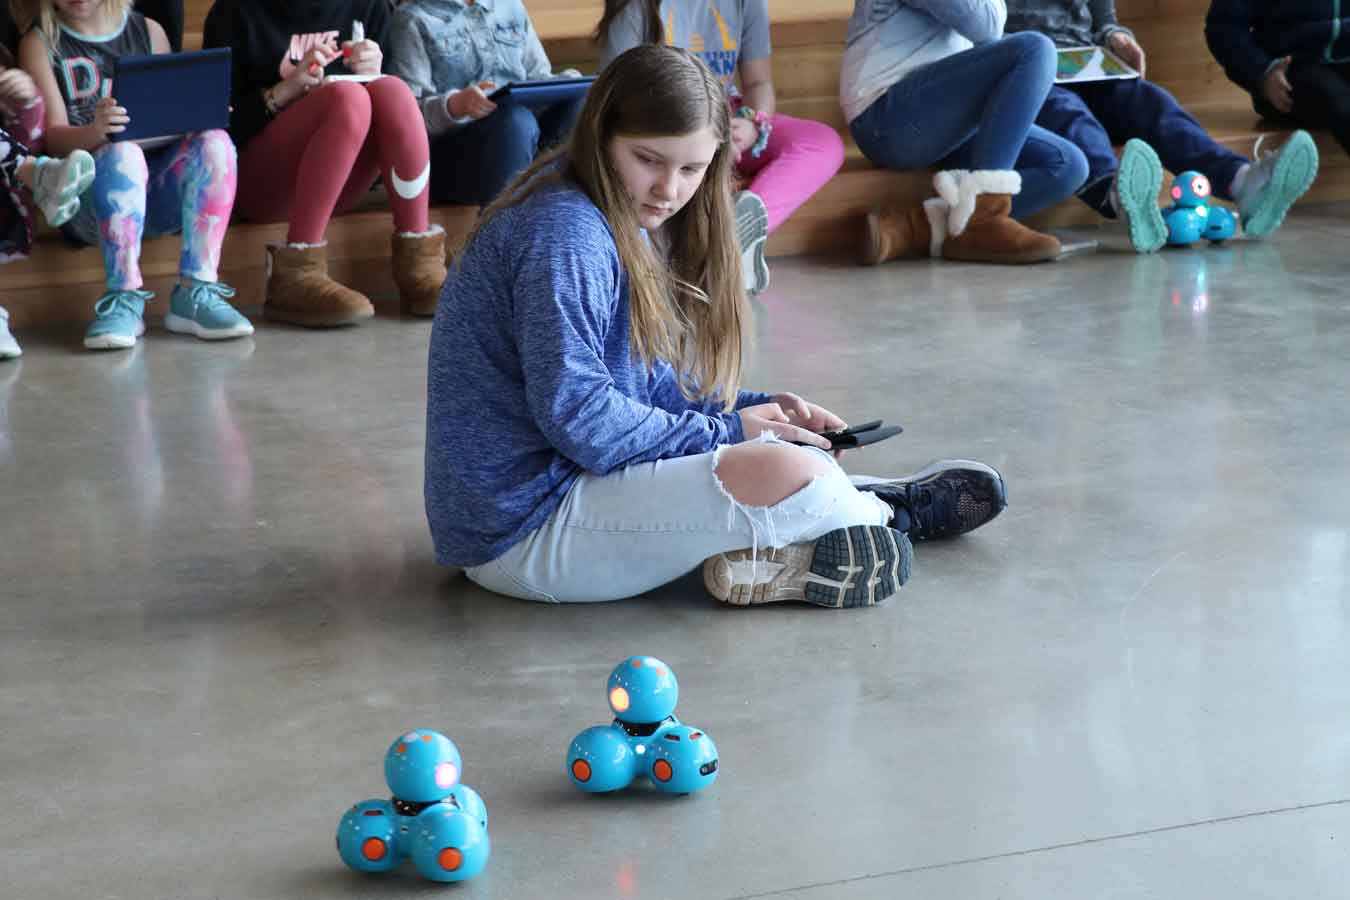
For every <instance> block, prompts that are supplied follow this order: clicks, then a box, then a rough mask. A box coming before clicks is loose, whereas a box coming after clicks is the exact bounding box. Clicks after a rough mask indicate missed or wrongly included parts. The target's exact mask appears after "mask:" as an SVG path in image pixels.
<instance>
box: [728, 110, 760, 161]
mask: <svg viewBox="0 0 1350 900" xmlns="http://www.w3.org/2000/svg"><path fill="white" fill-rule="evenodd" d="M757 140H759V126H758V125H756V124H755V123H754V122H751V121H750V120H749V119H746V118H744V117H742V116H735V117H733V118H732V120H731V147H732V149H733V150H735V151H736V153H737V154H741V153H745V152H746V151H747V150H749V149H750V148H751V147H753V146H755V141H757Z"/></svg>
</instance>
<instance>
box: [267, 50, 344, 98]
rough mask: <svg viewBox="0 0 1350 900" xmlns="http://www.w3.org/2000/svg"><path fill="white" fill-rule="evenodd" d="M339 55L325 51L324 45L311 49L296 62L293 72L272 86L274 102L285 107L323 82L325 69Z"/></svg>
mask: <svg viewBox="0 0 1350 900" xmlns="http://www.w3.org/2000/svg"><path fill="white" fill-rule="evenodd" d="M337 57H338V54H337V53H328V52H325V51H324V49H323V48H322V47H315V48H313V49H312V50H310V51H309V52H308V53H306V54H305V55H304V56H303V57H301V58H300V61H299V62H297V63H296V64H295V67H294V68H293V69H292V70H291V74H289V75H287V76H286V78H285V79H284V80H282V81H281V83H280V84H278V85H277V86H276V87H274V88H272V100H273V102H275V103H276V105H277V106H278V107H280V108H282V109H284V108H285V107H287V106H290V105H291V104H292V103H294V102H295V101H297V100H299V99H300V98H301V97H303V96H305V94H308V93H309V92H310V91H311V90H313V89H314V88H315V87H317V86H319V85H320V84H322V83H323V70H324V69H325V68H327V66H328V64H329V63H330V62H332V61H333V60H335V59H337Z"/></svg>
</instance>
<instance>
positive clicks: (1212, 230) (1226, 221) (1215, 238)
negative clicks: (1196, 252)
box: [1162, 172, 1237, 247]
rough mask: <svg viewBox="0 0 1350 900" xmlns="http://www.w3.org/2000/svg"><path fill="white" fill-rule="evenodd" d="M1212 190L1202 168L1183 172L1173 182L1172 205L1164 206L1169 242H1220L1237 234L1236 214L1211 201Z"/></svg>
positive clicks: (1186, 244)
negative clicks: (1199, 170) (1202, 173)
mask: <svg viewBox="0 0 1350 900" xmlns="http://www.w3.org/2000/svg"><path fill="white" fill-rule="evenodd" d="M1210 193H1211V189H1210V184H1209V179H1208V178H1206V177H1205V176H1204V175H1201V174H1200V173H1199V172H1182V173H1181V174H1180V175H1178V176H1177V177H1176V179H1175V180H1174V181H1173V182H1172V205H1171V206H1167V207H1164V208H1163V210H1162V217H1163V221H1164V222H1165V223H1167V243H1168V244H1169V245H1171V246H1173V247H1185V246H1188V245H1190V244H1194V243H1195V242H1196V241H1199V240H1206V241H1209V242H1211V243H1214V244H1217V243H1220V242H1222V241H1226V240H1228V239H1229V238H1230V237H1232V236H1233V235H1235V234H1237V216H1235V215H1234V214H1233V213H1232V212H1230V211H1229V210H1227V209H1225V208H1224V207H1222V206H1219V205H1217V204H1214V203H1211V202H1209V200H1210Z"/></svg>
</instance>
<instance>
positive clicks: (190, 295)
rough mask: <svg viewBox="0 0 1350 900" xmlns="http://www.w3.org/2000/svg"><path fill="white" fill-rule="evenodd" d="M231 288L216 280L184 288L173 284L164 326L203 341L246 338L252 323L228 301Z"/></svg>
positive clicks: (193, 281)
mask: <svg viewBox="0 0 1350 900" xmlns="http://www.w3.org/2000/svg"><path fill="white" fill-rule="evenodd" d="M233 296H234V288H232V287H230V286H229V285H225V284H221V283H220V282H218V281H198V280H197V279H195V278H194V279H192V284H191V286H189V287H185V286H184V285H183V284H182V283H179V284H176V285H174V288H173V294H172V295H171V296H170V297H169V314H168V315H167V316H165V317H164V327H165V328H167V329H169V330H170V331H175V332H177V333H179V334H192V335H196V336H197V337H199V338H201V339H202V340H204V341H224V340H229V339H230V338H240V337H247V336H249V335H250V334H252V333H253V323H251V322H250V321H249V320H248V319H246V318H244V316H243V315H242V314H241V313H240V312H239V310H237V309H235V308H234V307H233V306H231V305H230V304H229V303H228V302H227V298H229V297H233Z"/></svg>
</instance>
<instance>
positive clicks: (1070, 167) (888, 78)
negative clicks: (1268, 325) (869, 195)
mask: <svg viewBox="0 0 1350 900" xmlns="http://www.w3.org/2000/svg"><path fill="white" fill-rule="evenodd" d="M1005 17H1006V10H1005V7H1004V4H1003V0H856V2H855V5H854V7H853V17H852V18H851V19H850V20H849V23H848V45H847V47H846V48H845V50H844V62H843V71H842V73H841V75H840V83H839V99H840V103H841V104H842V105H843V107H844V116H845V117H846V118H847V119H848V123H849V128H850V129H851V130H852V132H853V138H854V140H856V141H857V142H858V147H859V149H861V150H862V152H863V154H864V155H865V156H866V157H867V158H868V159H870V160H871V161H872V162H873V163H874V164H876V165H878V166H884V167H886V168H888V169H922V168H927V167H929V166H937V167H938V168H939V169H941V170H942V171H939V172H938V174H937V175H936V177H935V178H934V186H935V187H936V188H937V191H938V196H937V197H935V198H933V199H931V200H928V201H926V202H925V203H924V204H923V205H922V206H921V207H912V208H908V209H893V210H885V211H881V212H874V213H872V214H870V215H869V216H868V217H867V227H866V230H865V232H864V238H863V247H862V261H863V262H864V263H868V264H875V263H879V262H885V261H886V260H888V259H893V258H895V257H903V256H929V255H931V256H940V257H944V258H946V259H959V260H967V261H972V262H991V263H1034V262H1043V261H1045V260H1050V259H1055V258H1056V257H1058V256H1059V254H1060V250H1061V248H1060V243H1059V241H1058V240H1057V239H1056V238H1054V237H1053V236H1051V235H1048V234H1041V233H1040V232H1038V231H1033V230H1032V229H1030V228H1027V227H1026V226H1024V225H1022V224H1021V223H1019V222H1017V221H1015V220H1016V219H1019V218H1022V217H1024V216H1029V215H1031V214H1032V213H1035V212H1039V211H1040V210H1042V209H1045V208H1046V207H1049V206H1053V205H1054V204H1056V203H1058V202H1059V201H1061V200H1063V199H1065V198H1066V197H1069V196H1071V195H1072V194H1073V192H1074V191H1076V190H1077V189H1078V187H1079V185H1081V184H1082V183H1083V179H1084V178H1085V177H1086V176H1087V163H1086V161H1085V160H1084V159H1083V154H1082V153H1080V152H1078V150H1077V149H1076V148H1075V147H1074V146H1073V145H1072V144H1070V143H1069V142H1068V141H1066V140H1064V139H1063V138H1060V137H1056V136H1055V135H1053V134H1051V133H1050V132H1048V131H1045V130H1044V129H1041V128H1037V127H1036V126H1035V125H1034V124H1033V123H1034V121H1035V119H1036V113H1037V111H1038V110H1039V109H1040V108H1041V103H1042V102H1044V100H1045V95H1046V93H1047V92H1048V91H1049V90H1050V85H1051V84H1052V82H1053V81H1054V77H1055V62H1056V60H1055V48H1054V47H1053V46H1052V45H1051V44H1050V42H1049V41H1047V40H1046V39H1045V38H1042V37H1039V36H1037V35H1034V34H1024V35H1014V36H1011V37H1003V22H1004V19H1005Z"/></svg>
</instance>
